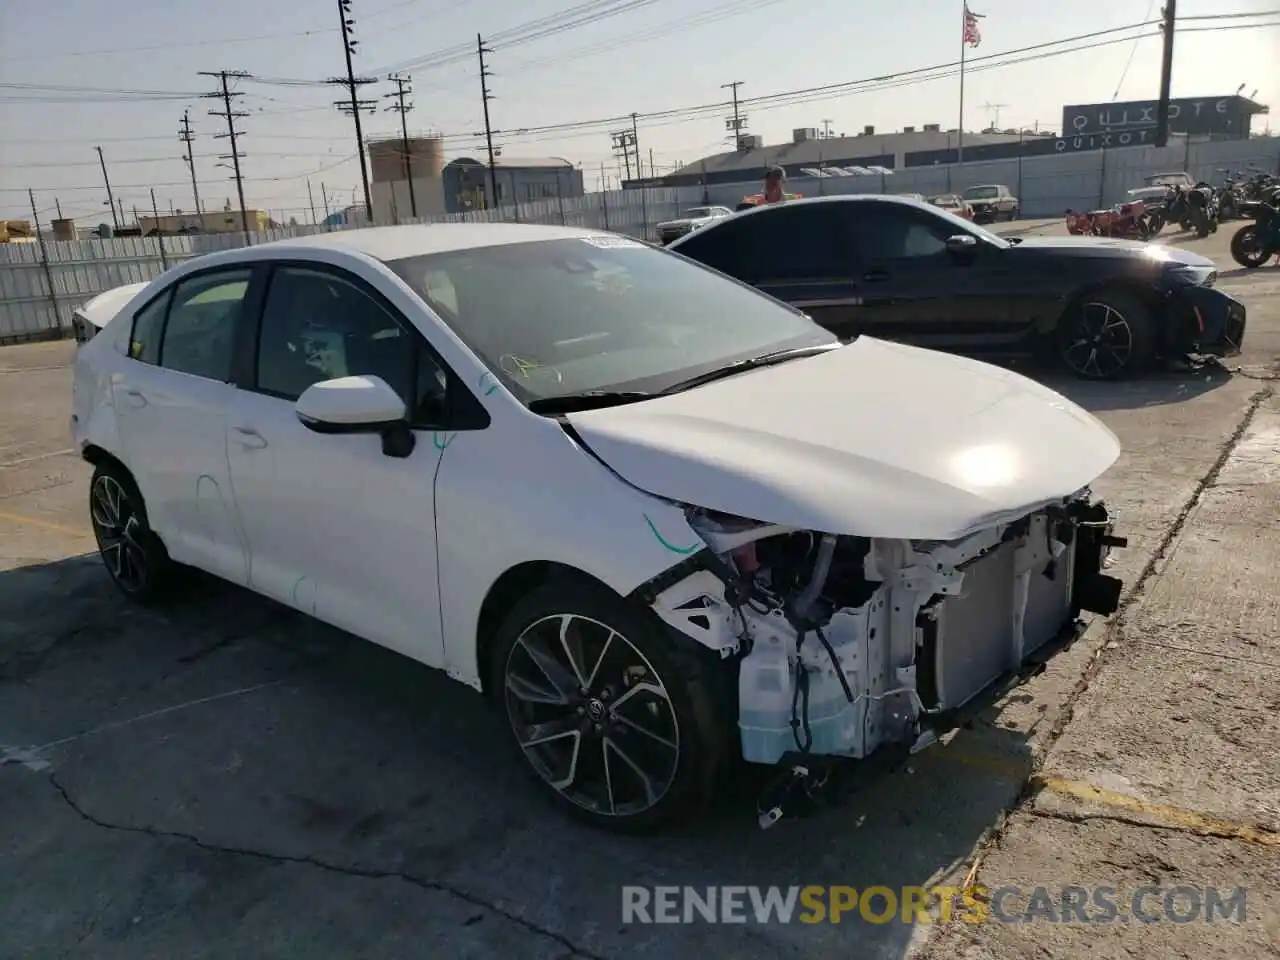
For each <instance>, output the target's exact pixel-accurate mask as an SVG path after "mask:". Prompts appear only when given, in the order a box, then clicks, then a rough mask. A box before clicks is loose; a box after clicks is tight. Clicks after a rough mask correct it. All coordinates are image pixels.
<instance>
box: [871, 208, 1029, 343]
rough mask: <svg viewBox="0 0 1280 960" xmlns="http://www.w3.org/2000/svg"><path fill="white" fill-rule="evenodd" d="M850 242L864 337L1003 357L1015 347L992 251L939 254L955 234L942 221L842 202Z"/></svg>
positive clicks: (1018, 335)
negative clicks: (848, 215) (1003, 353)
mask: <svg viewBox="0 0 1280 960" xmlns="http://www.w3.org/2000/svg"><path fill="white" fill-rule="evenodd" d="M847 206H848V207H849V208H851V209H850V217H849V222H848V229H849V233H850V235H851V239H850V245H851V246H852V248H853V250H854V255H853V261H854V263H855V267H854V273H855V275H856V279H857V283H858V293H859V307H858V314H859V316H860V317H861V318H862V324H863V328H864V330H865V332H867V333H868V334H870V335H872V336H878V337H883V338H884V339H886V340H898V341H902V342H906V343H914V344H916V345H918V346H923V347H932V348H937V349H949V350H965V351H970V352H977V353H983V352H988V351H990V352H1003V351H1005V350H1008V349H1011V348H1013V347H1015V346H1017V345H1018V344H1020V343H1021V342H1022V339H1023V334H1024V331H1023V330H1022V329H1021V328H1020V327H1019V326H1018V325H1017V324H1016V323H1015V322H1014V314H1013V309H1012V304H1011V303H1010V301H1009V298H1008V297H1007V296H1005V295H1004V293H1003V289H1002V287H1003V282H1004V280H1005V279H1007V273H1008V268H1007V265H1006V263H1005V260H1004V257H1003V256H1002V254H1003V253H1004V252H1005V251H1004V250H1002V249H1001V248H999V247H996V246H994V245H992V244H989V243H986V242H985V241H981V240H980V241H979V244H978V248H977V253H976V255H975V256H972V257H956V256H953V255H952V254H950V253H948V252H947V248H946V244H947V238H948V237H951V236H954V235H956V234H957V233H960V232H962V231H961V228H960V227H959V226H958V225H956V224H954V223H952V222H951V221H950V220H949V219H947V218H943V217H940V216H937V215H935V214H933V213H931V212H930V211H927V210H921V209H918V208H915V207H911V206H907V205H905V204H891V203H882V202H874V201H868V202H865V203H858V204H848V205H847Z"/></svg>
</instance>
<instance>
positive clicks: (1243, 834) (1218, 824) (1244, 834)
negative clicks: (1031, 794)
mask: <svg viewBox="0 0 1280 960" xmlns="http://www.w3.org/2000/svg"><path fill="white" fill-rule="evenodd" d="M1031 784H1032V786H1033V787H1034V788H1035V789H1037V790H1047V791H1049V792H1050V793H1056V794H1058V795H1060V796H1065V797H1072V798H1074V799H1076V800H1083V801H1085V802H1087V803H1097V804H1102V805H1103V806H1107V807H1115V808H1118V809H1121V810H1127V811H1129V812H1130V813H1137V814H1141V815H1143V816H1146V817H1149V818H1150V819H1151V820H1153V821H1156V824H1155V825H1156V826H1164V827H1174V828H1177V829H1181V830H1190V831H1192V832H1194V833H1203V834H1207V835H1210V836H1215V837H1227V838H1232V839H1236V840H1245V841H1247V842H1249V843H1257V844H1261V845H1262V846H1264V847H1277V848H1280V833H1277V832H1276V831H1274V830H1268V829H1266V828H1265V827H1255V826H1253V825H1251V824H1248V823H1239V822H1237V821H1235V820H1223V819H1222V818H1221V817H1215V816H1211V815H1209V814H1206V813H1199V812H1198V811H1195V810H1185V809H1183V808H1182V807H1174V806H1170V805H1169V804H1166V803H1153V802H1152V801H1150V800H1142V799H1140V798H1138V797H1131V796H1129V795H1128V794H1125V793H1117V792H1116V791H1114V790H1104V789H1103V788H1102V787H1095V786H1094V785H1093V784H1091V783H1087V782H1085V781H1082V780H1064V779H1063V778H1061V777H1048V776H1041V775H1039V774H1037V775H1036V776H1034V777H1032V778H1031Z"/></svg>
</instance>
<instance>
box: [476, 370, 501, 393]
mask: <svg viewBox="0 0 1280 960" xmlns="http://www.w3.org/2000/svg"><path fill="white" fill-rule="evenodd" d="M497 389H498V381H497V380H496V379H494V376H493V374H492V373H487V372H486V373H482V374H480V391H481V392H482V393H483V394H484V395H485V396H486V397H487V396H488V395H489V394H491V393H493V391H495V390H497Z"/></svg>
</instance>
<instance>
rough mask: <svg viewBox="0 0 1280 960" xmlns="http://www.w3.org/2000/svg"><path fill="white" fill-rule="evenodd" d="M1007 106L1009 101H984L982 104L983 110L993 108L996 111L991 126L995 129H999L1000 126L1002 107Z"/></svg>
mask: <svg viewBox="0 0 1280 960" xmlns="http://www.w3.org/2000/svg"><path fill="white" fill-rule="evenodd" d="M1007 106H1008V104H1007V103H984V104H983V105H982V109H983V110H991V111H992V112H993V113H994V117H993V118H992V120H991V128H992V129H993V130H998V129H999V127H1000V108H1001V107H1007Z"/></svg>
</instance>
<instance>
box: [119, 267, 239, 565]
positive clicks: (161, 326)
mask: <svg viewBox="0 0 1280 960" xmlns="http://www.w3.org/2000/svg"><path fill="white" fill-rule="evenodd" d="M260 275H261V274H260V271H259V272H258V273H255V270H254V269H253V268H251V267H249V266H232V267H219V268H214V269H211V270H205V271H201V272H200V273H196V274H191V275H189V276H187V277H184V278H183V279H181V280H179V281H178V282H177V283H175V284H174V285H173V286H172V287H171V288H169V289H168V290H165V291H164V292H163V293H162V294H161V295H160V296H158V297H156V298H155V299H153V300H152V301H150V302H149V303H148V304H146V305H145V306H143V307H142V308H141V309H140V310H139V311H138V312H137V313H136V314H135V316H134V318H133V329H132V332H131V335H130V343H129V360H128V362H126V363H125V364H124V365H123V366H122V370H121V373H120V374H119V375H118V376H117V377H116V378H115V381H114V383H113V395H114V402H115V406H116V418H117V424H118V428H119V431H120V440H121V444H122V446H123V449H124V456H125V461H126V464H127V465H128V467H129V469H130V471H131V472H132V473H133V475H134V478H135V480H136V481H137V483H138V487H139V489H140V490H141V492H142V496H143V498H144V499H145V500H146V504H147V513H148V519H149V520H150V522H151V526H152V527H153V529H155V530H156V532H157V533H159V534H160V536H161V538H162V539H163V540H164V542H165V545H166V546H167V547H168V549H169V552H170V554H172V556H173V557H174V559H175V560H178V561H180V562H182V563H188V564H191V565H193V566H197V567H200V568H202V569H204V570H208V571H209V572H210V573H214V574H217V575H218V576H221V577H224V578H226V579H228V580H231V581H232V582H235V583H241V584H243V583H245V582H246V579H247V557H246V553H245V549H244V541H243V538H242V537H241V535H240V529H239V525H238V523H237V521H236V517H235V506H234V498H233V496H232V494H231V483H230V475H229V468H228V464H227V444H226V418H227V407H228V404H229V402H230V398H231V395H232V393H233V392H234V390H235V388H234V387H232V386H231V383H230V381H231V363H232V355H233V352H234V344H235V339H236V336H237V335H238V332H239V327H240V325H241V323H242V318H243V316H244V311H245V307H246V304H247V303H249V302H250V301H251V299H252V297H253V296H255V295H256V293H257V291H258V289H259V287H260V284H259V283H257V282H255V278H256V277H260Z"/></svg>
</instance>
